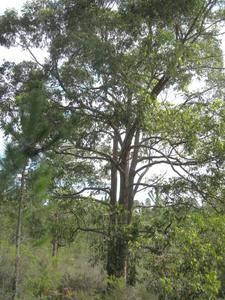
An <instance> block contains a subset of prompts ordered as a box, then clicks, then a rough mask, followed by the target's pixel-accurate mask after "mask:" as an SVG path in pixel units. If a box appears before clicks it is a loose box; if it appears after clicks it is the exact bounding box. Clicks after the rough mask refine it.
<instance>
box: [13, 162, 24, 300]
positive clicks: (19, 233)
mask: <svg viewBox="0 0 225 300" xmlns="http://www.w3.org/2000/svg"><path fill="white" fill-rule="evenodd" d="M24 187H25V167H24V168H23V171H22V174H21V183H20V196H19V203H18V205H19V206H18V217H17V226H16V260H15V274H14V279H13V295H12V299H13V300H14V299H16V298H17V294H18V284H19V280H20V248H21V237H22V217H23V202H24Z"/></svg>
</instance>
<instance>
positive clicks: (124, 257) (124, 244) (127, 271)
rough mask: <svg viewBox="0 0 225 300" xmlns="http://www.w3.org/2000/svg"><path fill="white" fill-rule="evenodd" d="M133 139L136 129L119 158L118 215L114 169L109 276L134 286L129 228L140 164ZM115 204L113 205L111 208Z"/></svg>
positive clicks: (129, 131) (136, 137)
mask: <svg viewBox="0 0 225 300" xmlns="http://www.w3.org/2000/svg"><path fill="white" fill-rule="evenodd" d="M133 136H134V132H133V128H132V127H130V129H129V130H127V136H126V137H125V139H124V144H123V147H122V149H121V155H120V168H121V169H120V187H119V200H118V203H119V207H118V208H117V211H116V212H115V203H116V200H115V193H116V190H115V187H116V184H115V181H116V182H117V178H116V179H115V174H114V169H113V168H112V169H111V195H114V197H111V215H113V216H116V218H115V217H114V218H110V225H109V228H110V230H109V242H108V257H107V273H108V275H109V276H115V277H123V278H124V279H125V280H126V283H127V284H131V285H134V284H135V274H136V270H135V264H134V260H133V258H132V257H131V256H130V255H129V247H128V243H129V240H130V233H129V232H128V231H129V227H128V225H130V224H131V221H132V207H133V201H134V188H133V183H134V176H135V168H136V161H137V150H136V149H135V150H134V151H133V153H132V159H130V158H131V157H130V156H131V155H130V145H131V142H132V137H133ZM138 140H139V133H136V136H135V142H138ZM112 204H113V205H112Z"/></svg>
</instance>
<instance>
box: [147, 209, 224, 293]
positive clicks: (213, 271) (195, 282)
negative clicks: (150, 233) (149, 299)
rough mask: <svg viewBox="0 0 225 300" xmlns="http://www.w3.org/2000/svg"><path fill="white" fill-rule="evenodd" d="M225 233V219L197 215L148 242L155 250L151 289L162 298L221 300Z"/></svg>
mask: <svg viewBox="0 0 225 300" xmlns="http://www.w3.org/2000/svg"><path fill="white" fill-rule="evenodd" d="M223 231H224V216H214V215H208V214H206V215H205V216H204V215H202V214H201V213H199V212H195V213H192V214H189V215H187V217H186V218H185V219H183V221H182V222H179V223H177V224H173V225H172V226H171V228H170V229H168V231H167V232H165V233H164V234H161V235H159V234H155V236H154V237H153V238H152V239H150V240H149V241H148V247H149V249H150V248H151V247H152V249H155V251H152V252H150V253H149V255H147V261H148V267H147V268H148V269H149V271H150V270H151V271H150V274H148V277H149V278H148V279H146V280H147V284H148V285H149V288H150V290H151V289H153V290H155V291H157V292H158V293H160V294H161V297H162V299H218V293H219V291H220V287H221V282H220V279H219V277H220V272H221V271H220V270H221V269H220V265H221V262H222V261H223V259H224V253H223V247H224V243H225V240H224V236H223ZM165 239H167V243H166V245H165ZM149 275H150V276H149ZM161 291H162V292H161Z"/></svg>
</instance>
